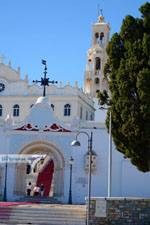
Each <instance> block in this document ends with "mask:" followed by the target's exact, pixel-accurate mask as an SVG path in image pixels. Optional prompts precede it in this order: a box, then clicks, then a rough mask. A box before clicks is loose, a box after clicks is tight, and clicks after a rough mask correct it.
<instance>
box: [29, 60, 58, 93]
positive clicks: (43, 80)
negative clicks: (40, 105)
mask: <svg viewBox="0 0 150 225" xmlns="http://www.w3.org/2000/svg"><path fill="white" fill-rule="evenodd" d="M42 64H43V65H45V68H44V72H43V73H44V78H41V80H33V83H41V86H44V89H43V96H44V97H45V96H46V86H49V84H50V83H51V84H55V83H56V84H57V83H58V82H57V81H54V80H52V81H49V78H46V74H47V66H46V60H43V59H42Z"/></svg>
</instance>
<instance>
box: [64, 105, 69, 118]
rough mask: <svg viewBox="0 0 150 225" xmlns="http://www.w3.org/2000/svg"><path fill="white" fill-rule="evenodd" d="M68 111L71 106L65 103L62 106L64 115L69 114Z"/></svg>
mask: <svg viewBox="0 0 150 225" xmlns="http://www.w3.org/2000/svg"><path fill="white" fill-rule="evenodd" d="M70 112H71V106H70V105H69V104H66V105H65V106H64V116H70Z"/></svg>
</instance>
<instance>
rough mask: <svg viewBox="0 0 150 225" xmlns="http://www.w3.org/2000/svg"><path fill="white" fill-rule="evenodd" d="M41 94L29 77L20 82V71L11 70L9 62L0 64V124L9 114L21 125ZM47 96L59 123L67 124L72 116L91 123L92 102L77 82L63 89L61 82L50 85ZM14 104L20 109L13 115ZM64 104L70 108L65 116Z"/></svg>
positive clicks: (40, 90) (39, 88)
mask: <svg viewBox="0 0 150 225" xmlns="http://www.w3.org/2000/svg"><path fill="white" fill-rule="evenodd" d="M1 86H2V88H1ZM42 95H43V88H41V87H39V86H38V85H37V84H33V85H29V82H28V75H26V76H25V79H24V80H23V79H21V77H20V68H19V70H18V71H15V70H14V69H12V68H11V64H10V62H9V65H8V66H6V65H5V64H4V63H3V62H1V63H0V106H1V113H0V121H2V120H4V119H5V118H6V116H7V115H8V114H9V115H11V116H13V117H14V121H15V122H16V123H17V122H21V121H22V120H23V119H24V118H25V116H27V115H28V113H29V111H30V108H31V106H33V105H34V103H35V102H36V100H37V98H38V97H40V96H42ZM46 95H47V96H48V98H49V99H50V102H51V104H52V105H53V106H54V114H55V116H56V117H57V118H59V119H60V120H61V121H63V122H66V123H68V122H71V121H72V119H73V118H74V117H77V118H79V119H81V120H94V112H95V109H94V102H93V100H92V99H91V98H89V97H88V95H86V94H85V93H84V92H83V90H82V88H79V87H78V83H77V81H76V82H75V86H74V87H72V86H71V85H70V84H69V83H68V84H67V85H65V86H64V87H63V84H62V81H61V82H60V85H59V87H57V86H55V85H53V84H52V85H50V86H48V87H47V88H46ZM15 105H17V106H19V108H18V111H19V113H18V114H17V113H16V114H15V115H14V106H15ZM66 105H69V106H70V114H68V115H65V112H64V110H65V106H66ZM81 108H82V115H81ZM16 110H17V109H16Z"/></svg>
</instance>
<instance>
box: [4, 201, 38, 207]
mask: <svg viewBox="0 0 150 225" xmlns="http://www.w3.org/2000/svg"><path fill="white" fill-rule="evenodd" d="M36 203H37V202H1V203H0V206H13V205H24V204H36ZM0 209H2V208H0ZM7 209H8V208H7Z"/></svg>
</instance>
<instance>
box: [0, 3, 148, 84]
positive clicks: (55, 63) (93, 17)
mask: <svg viewBox="0 0 150 225" xmlns="http://www.w3.org/2000/svg"><path fill="white" fill-rule="evenodd" d="M98 3H99V4H100V8H102V9H103V15H104V16H105V22H109V24H110V26H111V32H110V36H111V35H112V34H113V33H114V32H119V31H120V27H121V24H122V20H123V18H124V17H125V16H126V15H127V14H130V15H132V16H134V17H140V12H139V11H138V9H139V7H140V6H141V5H142V4H144V3H146V1H145V0H113V1H112V0H101V1H100V0H63V1H61V0H57V1H54V0H53V1H52V0H0V8H1V13H0V21H1V32H0V33H1V35H0V55H1V54H4V56H5V57H6V58H5V61H4V62H5V64H6V65H8V61H9V60H11V61H12V67H13V68H14V69H15V70H17V68H18V66H20V67H21V77H22V78H24V77H25V74H28V75H29V81H30V83H31V81H32V80H33V79H40V78H41V76H43V65H42V64H41V60H42V59H46V60H47V67H48V77H50V79H55V80H58V81H60V80H62V81H63V85H65V84H66V83H67V82H68V81H70V83H71V84H72V85H73V86H74V82H75V80H78V82H79V86H81V87H83V79H84V70H85V66H86V56H87V50H88V49H89V48H90V45H91V40H92V31H91V23H96V22H97V16H98Z"/></svg>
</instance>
